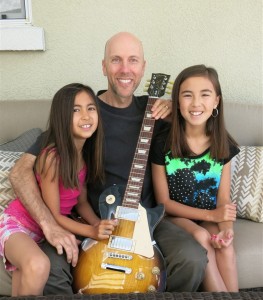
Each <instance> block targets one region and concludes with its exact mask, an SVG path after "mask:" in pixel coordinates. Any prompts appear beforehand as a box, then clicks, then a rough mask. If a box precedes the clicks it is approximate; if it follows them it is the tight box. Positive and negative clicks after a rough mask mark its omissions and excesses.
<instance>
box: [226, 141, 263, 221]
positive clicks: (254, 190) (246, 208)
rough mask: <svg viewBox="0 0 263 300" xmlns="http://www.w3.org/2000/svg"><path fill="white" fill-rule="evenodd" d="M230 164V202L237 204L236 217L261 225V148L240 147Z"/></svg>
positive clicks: (262, 182) (262, 204)
mask: <svg viewBox="0 0 263 300" xmlns="http://www.w3.org/2000/svg"><path fill="white" fill-rule="evenodd" d="M231 164H232V165H231V173H232V174H231V200H232V202H234V203H236V204H237V216H238V217H240V218H244V219H249V220H252V221H255V222H262V223H263V147H261V146H241V147H240V152H239V154H238V155H236V156H235V157H234V158H233V159H232V161H231Z"/></svg>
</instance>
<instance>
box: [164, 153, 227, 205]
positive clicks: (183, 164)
mask: <svg viewBox="0 0 263 300" xmlns="http://www.w3.org/2000/svg"><path fill="white" fill-rule="evenodd" d="M165 165H166V176H167V181H168V186H169V192H170V198H171V199H173V200H175V201H177V202H180V203H182V204H185V205H188V206H192V207H198V208H203V209H215V208H216V196H217V191H218V187H219V183H220V178H221V174H222V169H223V166H224V161H223V160H220V161H217V160H215V159H213V158H211V157H210V152H209V150H207V151H205V152H204V153H203V154H201V155H199V156H193V157H187V158H173V157H172V156H171V152H168V153H167V154H166V155H165Z"/></svg>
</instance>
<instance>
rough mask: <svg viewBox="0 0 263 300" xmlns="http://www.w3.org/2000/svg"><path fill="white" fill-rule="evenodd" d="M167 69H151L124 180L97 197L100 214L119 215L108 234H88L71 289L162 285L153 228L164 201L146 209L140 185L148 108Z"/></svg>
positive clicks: (150, 124)
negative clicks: (99, 236) (99, 237)
mask: <svg viewBox="0 0 263 300" xmlns="http://www.w3.org/2000/svg"><path fill="white" fill-rule="evenodd" d="M169 78H170V76H169V75H165V74H160V73H157V74H152V78H151V81H150V83H149V88H148V94H149V97H148V102H147V106H146V110H145V114H144V119H143V122H142V126H141V131H140V135H139V138H138V143H137V147H136V150H135V155H134V158H133V162H132V167H131V170H130V174H129V178H128V182H127V186H126V187H125V186H120V185H113V186H111V187H109V188H108V189H106V190H105V191H104V192H103V193H102V194H101V196H100V198H99V208H100V213H101V218H102V219H113V218H117V219H118V225H117V226H116V228H115V229H114V232H113V234H112V235H111V236H110V238H109V239H105V240H101V241H96V240H93V239H90V238H87V239H85V240H84V241H83V243H82V245H81V250H80V254H79V259H78V264H77V266H76V267H75V268H74V270H73V279H74V283H73V285H74V289H75V292H77V293H80V294H103V293H130V292H142V293H145V292H155V291H158V292H160V291H164V290H165V283H166V272H165V266H164V259H163V257H162V254H161V252H160V250H159V249H158V247H157V245H156V243H155V241H154V240H153V231H154V229H155V227H156V226H157V224H158V223H159V222H160V220H161V219H162V217H163V215H164V207H163V205H158V206H156V207H154V208H151V209H148V208H147V209H145V208H144V207H143V206H142V205H141V204H140V200H141V191H142V186H143V180H144V175H145V169H146V165H147V160H148V154H149V149H150V144H151V140H152V134H153V129H154V123H155V119H154V118H152V117H151V114H152V113H151V108H152V106H153V104H154V102H155V100H156V98H160V97H161V96H163V95H164V94H165V90H166V87H167V85H168V83H169Z"/></svg>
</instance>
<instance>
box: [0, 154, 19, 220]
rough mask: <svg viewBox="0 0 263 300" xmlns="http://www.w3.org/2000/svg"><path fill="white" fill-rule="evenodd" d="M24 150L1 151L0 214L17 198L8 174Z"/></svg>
mask: <svg viewBox="0 0 263 300" xmlns="http://www.w3.org/2000/svg"><path fill="white" fill-rule="evenodd" d="M22 154H23V152H11V151H0V216H1V215H2V212H3V210H4V209H5V208H6V207H7V205H8V203H9V202H10V201H11V200H13V199H14V198H15V194H14V191H13V189H12V186H11V183H10V181H9V179H8V174H9V172H10V170H11V168H12V167H13V165H14V164H15V162H16V160H17V159H18V158H19V157H20V156H21V155H22Z"/></svg>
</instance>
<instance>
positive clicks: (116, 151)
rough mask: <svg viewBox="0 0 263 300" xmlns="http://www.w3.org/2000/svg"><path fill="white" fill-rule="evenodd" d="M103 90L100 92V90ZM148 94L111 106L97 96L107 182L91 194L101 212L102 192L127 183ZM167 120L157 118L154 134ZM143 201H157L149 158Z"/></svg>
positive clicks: (91, 189) (35, 147) (149, 204)
mask: <svg viewBox="0 0 263 300" xmlns="http://www.w3.org/2000/svg"><path fill="white" fill-rule="evenodd" d="M102 92H104V91H101V92H99V93H98V95H99V94H101V93H102ZM147 99H148V96H140V97H135V96H134V97H133V101H132V103H131V105H130V106H129V107H127V108H116V107H112V106H110V105H108V104H106V103H104V102H103V101H101V100H100V99H99V98H98V103H99V106H100V112H101V117H102V123H103V128H104V136H105V144H104V150H105V152H104V168H105V175H106V180H105V183H104V185H101V184H98V185H96V186H95V185H94V184H92V185H89V184H88V186H87V189H88V198H89V201H90V203H91V205H92V207H93V209H94V211H95V212H96V214H98V215H99V205H98V201H99V196H100V194H101V193H102V192H103V191H104V190H105V189H106V188H108V187H110V186H112V185H113V184H118V185H119V184H120V185H126V184H127V181H128V177H129V172H130V169H131V165H132V160H133V157H134V153H135V149H136V145H137V140H138V136H139V133H140V129H141V124H142V120H143V116H144V112H145V108H146V104H147ZM166 126H167V123H166V122H164V121H162V120H159V121H156V122H155V128H154V135H155V133H156V132H157V131H160V130H161V129H162V128H164V127H166ZM39 151H40V143H39V142H36V143H35V144H34V145H33V146H32V147H31V148H30V149H29V150H28V151H27V152H28V153H31V154H33V155H38V153H39ZM141 199H142V203H143V206H144V207H154V206H155V205H156V203H155V200H154V195H153V187H152V179H151V171H150V162H149V160H148V163H147V168H146V172H145V178H144V184H143V189H142V197H141Z"/></svg>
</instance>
